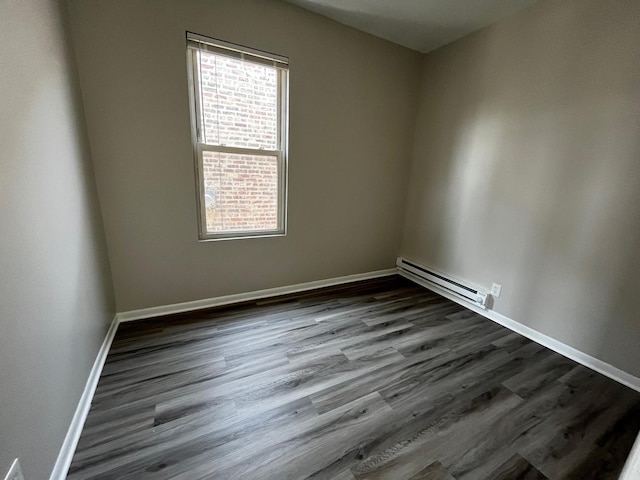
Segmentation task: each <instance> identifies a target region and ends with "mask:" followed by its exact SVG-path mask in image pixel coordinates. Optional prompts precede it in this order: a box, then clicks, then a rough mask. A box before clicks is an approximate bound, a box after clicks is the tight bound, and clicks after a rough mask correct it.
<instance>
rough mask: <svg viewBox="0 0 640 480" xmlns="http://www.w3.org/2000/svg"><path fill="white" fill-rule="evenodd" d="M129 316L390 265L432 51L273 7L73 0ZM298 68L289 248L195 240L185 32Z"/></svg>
mask: <svg viewBox="0 0 640 480" xmlns="http://www.w3.org/2000/svg"><path fill="white" fill-rule="evenodd" d="M70 11H71V19H72V28H73V34H74V45H75V48H76V53H77V57H78V66H79V71H80V78H81V83H82V89H83V95H84V100H85V108H86V112H87V122H88V127H89V132H90V140H91V146H92V151H93V158H94V164H95V170H96V180H97V184H98V191H99V195H100V201H101V204H102V208H103V214H104V221H105V229H106V233H107V239H108V246H109V253H110V258H111V267H112V271H113V276H114V285H115V292H116V299H117V309H118V311H127V310H132V309H138V308H144V307H152V306H159V305H165V304H171V303H176V302H184V301H190V300H196V299H202V298H209V297H215V296H219V295H227V294H233V293H240V292H247V291H252V290H258V289H264V288H271V287H277V286H282V285H290V284H295V283H300V282H307V281H313V280H319V279H324V278H331V277H337V276H341V275H348V274H354V273H360V272H367V271H373V270H378V269H384V268H390V267H393V265H394V259H395V256H396V254H397V253H398V249H399V247H400V240H401V234H402V216H403V213H402V212H403V207H404V201H405V198H406V194H405V188H406V182H407V172H408V161H409V157H410V151H411V139H412V134H413V124H414V123H413V122H414V120H415V104H416V99H417V91H418V84H419V71H420V56H419V54H417V53H415V52H413V51H410V50H408V49H404V48H402V47H398V46H396V45H393V44H391V43H389V42H386V41H383V40H380V39H377V38H374V37H372V36H370V35H367V34H364V33H361V32H358V31H356V30H353V29H351V28H349V27H345V26H343V25H340V24H338V23H336V22H333V21H331V20H329V19H326V18H324V17H320V16H318V15H315V14H313V13H310V12H307V11H305V10H302V9H299V8H298V7H295V6H292V5H289V4H285V3H282V2H278V1H271V0H268V1H266V0H262V1H258V0H246V1H242V2H238V1H235V0H218V1H200V0H161V1H158V0H111V1H108V2H105V1H99V0H71V2H70ZM187 30H188V31H192V32H196V33H199V34H202V35H207V36H211V37H215V38H221V39H224V40H227V41H230V42H234V43H239V44H243V45H247V46H250V47H254V48H258V49H262V50H266V51H271V52H276V53H279V54H282V55H286V56H288V57H289V58H290V101H291V109H290V145H289V147H290V148H289V185H290V188H289V203H288V205H289V209H288V214H289V222H288V232H289V233H288V235H287V236H286V237H280V238H265V239H244V240H233V241H218V242H198V241H197V237H198V236H197V224H196V219H197V213H196V194H195V180H194V169H193V154H192V149H191V141H190V126H189V106H188V95H187V92H188V90H187V89H188V87H187V73H186V53H185V31H187Z"/></svg>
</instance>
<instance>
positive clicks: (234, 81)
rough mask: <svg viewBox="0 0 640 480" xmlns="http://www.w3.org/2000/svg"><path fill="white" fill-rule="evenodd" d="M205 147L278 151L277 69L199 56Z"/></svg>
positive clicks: (241, 61) (222, 58)
mask: <svg viewBox="0 0 640 480" xmlns="http://www.w3.org/2000/svg"><path fill="white" fill-rule="evenodd" d="M200 75H201V89H202V90H201V95H202V97H201V98H202V117H203V118H202V119H201V121H202V123H203V125H202V126H203V134H204V138H203V140H204V143H208V144H210V145H226V146H229V147H245V148H264V149H268V150H277V149H278V138H277V137H278V75H277V69H276V68H274V67H269V66H266V65H258V64H255V63H252V62H248V61H243V60H239V59H235V58H229V57H225V56H223V55H216V54H214V53H210V52H206V51H201V52H200Z"/></svg>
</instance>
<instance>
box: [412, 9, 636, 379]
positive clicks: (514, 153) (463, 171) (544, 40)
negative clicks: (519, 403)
mask: <svg viewBox="0 0 640 480" xmlns="http://www.w3.org/2000/svg"><path fill="white" fill-rule="evenodd" d="M639 33H640V2H638V1H637V0H616V1H614V2H612V1H609V0H550V1H549V0H546V1H541V2H539V3H538V4H537V5H536V6H534V7H531V8H529V9H528V10H524V11H523V12H521V13H519V14H516V15H515V16H512V17H510V18H508V19H506V20H504V21H501V22H499V23H497V24H496V25H494V26H492V27H490V28H488V29H485V30H483V31H481V32H479V33H477V34H474V35H471V36H469V37H467V38H465V39H462V40H460V41H457V42H455V43H453V44H451V45H449V46H447V47H444V48H442V49H440V50H437V51H436V52H433V53H432V54H429V55H427V56H426V57H425V60H424V65H423V72H422V87H421V93H420V105H419V113H418V119H417V128H416V137H415V143H414V153H413V162H412V167H411V175H410V178H411V181H410V192H409V197H408V206H407V213H406V222H405V229H404V240H403V245H402V254H403V255H405V256H406V257H408V258H412V259H414V260H416V261H420V262H422V263H424V264H426V265H429V266H431V267H433V268H437V269H439V270H442V271H444V272H448V273H450V274H453V275H455V276H458V277H459V278H462V279H465V280H468V281H471V282H474V283H477V284H479V285H481V286H485V287H488V288H489V287H491V282H498V283H501V284H502V285H503V290H502V296H501V297H500V298H499V299H497V300H496V302H495V304H494V309H495V310H497V311H498V312H500V313H502V314H504V315H506V316H508V317H510V318H512V319H514V320H516V321H519V322H521V323H523V324H525V325H528V326H529V327H532V328H534V329H536V330H538V331H540V332H543V333H545V334H547V335H549V336H551V337H553V338H556V339H558V340H560V341H562V342H565V343H567V344H569V345H571V346H573V347H575V348H577V349H579V350H581V351H583V352H586V353H588V354H590V355H592V356H595V357H597V358H600V359H601V360H604V361H605V362H609V363H611V364H613V365H614V366H617V367H618V368H621V369H623V370H626V371H627V372H629V373H632V374H634V375H640V295H639V294H638V293H639V291H640V288H639V287H640V135H639V132H640V42H639V41H638V38H639Z"/></svg>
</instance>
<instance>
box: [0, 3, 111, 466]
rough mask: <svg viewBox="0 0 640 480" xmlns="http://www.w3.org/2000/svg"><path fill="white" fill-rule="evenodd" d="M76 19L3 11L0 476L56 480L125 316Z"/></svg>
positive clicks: (53, 9) (3, 7)
mask: <svg viewBox="0 0 640 480" xmlns="http://www.w3.org/2000/svg"><path fill="white" fill-rule="evenodd" d="M67 20H68V19H67V12H66V6H65V7H64V8H62V7H61V6H60V4H59V3H58V2H56V1H55V0H30V1H28V2H25V1H22V0H4V1H2V2H0V105H1V107H0V145H1V146H2V147H1V148H0V169H1V171H2V174H1V175H0V218H1V219H2V220H1V227H0V228H1V229H2V234H1V235H0V477H4V475H5V473H6V472H7V470H8V469H9V466H10V465H11V462H12V461H13V459H14V458H15V457H19V458H20V461H21V464H22V467H23V471H24V475H25V478H28V479H44V478H48V477H49V474H50V472H51V470H52V469H53V465H54V462H55V459H56V457H57V455H58V452H59V450H60V447H61V445H62V442H63V440H64V437H65V434H66V432H67V429H68V427H69V424H70V422H71V418H72V416H73V413H74V411H75V408H76V405H77V404H78V400H79V399H80V395H81V394H82V390H83V388H84V385H85V382H86V380H87V377H88V374H89V371H90V369H91V367H92V365H93V362H94V360H95V358H96V354H97V352H98V349H99V346H100V344H101V343H102V340H103V339H104V335H105V333H106V330H107V327H108V325H109V322H110V321H111V319H112V318H113V314H114V311H115V307H114V301H113V293H112V287H111V278H110V273H109V265H108V261H107V254H106V247H105V244H104V239H103V231H102V225H101V220H100V211H99V207H98V202H97V199H96V193H95V185H94V180H93V173H92V167H91V162H90V153H89V149H88V142H87V138H86V134H85V125H84V118H83V111H82V106H81V103H80V94H79V90H78V82H77V72H76V69H75V65H74V60H73V52H72V50H71V48H70V44H69V38H68V35H67V32H68V25H67V24H66V22H67Z"/></svg>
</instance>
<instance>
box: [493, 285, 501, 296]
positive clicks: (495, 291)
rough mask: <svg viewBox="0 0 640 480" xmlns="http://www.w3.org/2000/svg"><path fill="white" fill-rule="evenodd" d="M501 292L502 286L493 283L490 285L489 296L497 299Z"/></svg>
mask: <svg viewBox="0 0 640 480" xmlns="http://www.w3.org/2000/svg"><path fill="white" fill-rule="evenodd" d="M501 291H502V285H500V284H499V283H494V284H493V285H491V295H493V296H494V297H496V298H498V297H499V296H500V292H501Z"/></svg>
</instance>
